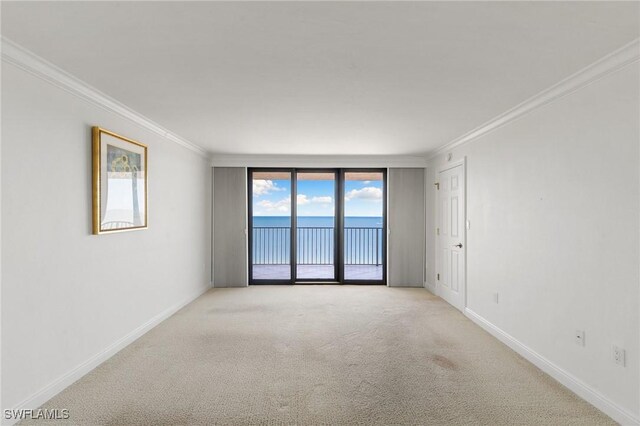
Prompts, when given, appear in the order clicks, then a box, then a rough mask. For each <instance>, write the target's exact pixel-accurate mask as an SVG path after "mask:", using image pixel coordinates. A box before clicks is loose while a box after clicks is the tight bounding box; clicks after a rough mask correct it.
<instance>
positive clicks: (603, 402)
mask: <svg viewBox="0 0 640 426" xmlns="http://www.w3.org/2000/svg"><path fill="white" fill-rule="evenodd" d="M464 313H465V315H466V316H467V317H468V318H469V319H471V321H473V322H475V323H476V324H478V325H479V326H480V327H482V328H483V329H484V330H486V331H487V332H489V333H490V334H491V335H493V336H494V337H496V338H497V339H498V340H500V341H501V342H502V343H504V344H505V345H507V346H509V347H510V348H511V349H513V350H514V351H516V352H517V353H518V354H520V355H521V356H522V357H524V358H525V359H527V360H528V361H529V362H531V363H532V364H533V365H535V366H536V367H538V368H539V369H541V370H542V371H544V372H545V373H547V374H548V375H550V376H551V377H553V378H554V379H555V380H557V381H558V382H560V383H562V384H563V385H564V386H566V387H567V388H569V390H571V391H572V392H574V393H575V394H576V395H578V396H579V397H581V398H582V399H584V400H585V401H587V402H588V403H590V404H591V405H593V406H594V407H596V408H598V409H599V410H601V411H602V412H603V413H605V414H606V415H608V416H609V417H611V418H612V419H613V420H615V421H617V422H618V423H620V424H622V425H640V418H638V417H637V415H635V414H633V413H631V412H630V411H629V410H627V409H625V408H623V407H620V406H619V405H617V404H616V403H615V402H613V401H611V400H610V399H609V398H607V397H606V396H604V395H602V394H600V393H599V392H597V391H595V390H594V389H592V388H591V387H589V386H588V385H587V384H585V383H584V382H582V381H581V380H580V379H578V378H577V377H575V376H573V375H572V374H570V373H568V372H567V371H565V370H563V369H562V368H560V367H558V366H557V365H555V364H554V363H552V362H551V361H549V360H548V359H546V358H545V357H543V356H542V355H540V354H538V353H537V352H535V351H534V350H532V349H531V348H529V347H527V346H525V345H524V344H522V343H521V342H519V341H518V340H517V339H515V338H514V337H513V336H511V335H509V334H507V333H506V332H504V331H503V330H501V329H500V328H498V327H497V326H495V325H494V324H492V323H490V322H489V321H487V320H486V319H484V318H483V317H481V316H480V315H478V314H476V313H475V312H473V311H472V310H471V309H469V308H465V310H464Z"/></svg>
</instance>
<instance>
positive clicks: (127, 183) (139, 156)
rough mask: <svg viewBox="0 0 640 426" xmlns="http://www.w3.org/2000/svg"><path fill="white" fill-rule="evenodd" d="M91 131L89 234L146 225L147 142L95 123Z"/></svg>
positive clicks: (138, 228)
mask: <svg viewBox="0 0 640 426" xmlns="http://www.w3.org/2000/svg"><path fill="white" fill-rule="evenodd" d="M91 135H92V138H91V139H92V167H93V172H92V193H93V234H94V235H99V234H106V233H113V232H123V231H135V230H141V229H147V227H148V208H147V206H148V204H147V199H148V197H147V194H148V182H149V179H148V170H149V164H148V163H149V161H148V156H147V146H146V145H145V144H142V143H140V142H138V141H134V140H132V139H129V138H125V137H124V136H121V135H119V134H117V133H114V132H111V131H109V130H105V129H103V128H101V127H97V126H95V127H92V129H91ZM140 192H143V194H140Z"/></svg>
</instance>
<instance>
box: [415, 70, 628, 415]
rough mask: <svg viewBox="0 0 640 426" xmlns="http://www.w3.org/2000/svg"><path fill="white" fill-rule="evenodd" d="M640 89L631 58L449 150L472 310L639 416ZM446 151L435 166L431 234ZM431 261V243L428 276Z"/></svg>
mask: <svg viewBox="0 0 640 426" xmlns="http://www.w3.org/2000/svg"><path fill="white" fill-rule="evenodd" d="M639 89H640V88H639V70H638V64H637V63H636V64H633V65H631V66H628V67H626V68H624V69H622V70H620V71H618V72H616V73H613V74H610V75H609V76H607V77H605V78H603V79H601V80H598V81H596V82H594V83H593V84H591V85H589V86H586V87H584V88H582V89H581V90H579V91H577V92H574V93H573V94H570V95H568V96H566V97H563V98H560V99H558V100H556V101H555V102H554V103H552V104H549V105H546V106H544V107H542V108H539V109H537V110H534V111H533V112H531V113H529V114H528V115H526V116H524V117H522V118H520V119H519V120H517V121H515V122H512V123H510V124H508V125H507V126H505V127H502V128H499V129H498V130H496V131H494V132H492V133H489V134H487V135H485V136H483V137H482V138H480V139H477V140H475V141H473V142H471V143H468V144H466V145H462V146H460V147H458V148H456V149H453V151H452V153H453V159H454V160H456V159H459V158H461V157H463V156H466V157H467V217H468V219H469V220H470V222H471V229H470V230H469V231H468V240H467V245H468V265H467V268H468V293H467V306H468V308H469V309H470V310H472V311H473V312H475V313H476V314H477V315H479V316H481V317H482V318H484V319H485V320H487V321H489V322H490V323H492V324H493V325H495V326H497V327H498V328H499V329H501V330H502V331H504V332H506V333H508V334H509V335H511V336H512V337H514V338H515V339H517V340H518V341H519V342H521V343H522V344H523V345H525V346H527V347H528V348H529V349H531V350H533V351H535V352H537V353H538V354H539V355H541V356H542V357H544V358H546V359H547V360H548V361H550V362H551V363H553V364H555V366H557V367H559V368H560V369H562V370H564V371H565V372H567V373H569V374H570V375H572V376H574V377H575V378H577V379H578V380H579V381H581V382H583V383H584V384H585V385H586V386H588V387H589V388H591V389H592V390H594V391H595V392H597V393H598V394H600V395H601V396H603V397H604V398H605V399H608V400H609V401H610V402H612V403H613V404H614V405H617V406H618V407H619V408H621V409H622V410H623V411H624V410H626V411H628V412H630V413H631V414H632V415H633V416H635V417H636V418H637V417H638V414H639V411H640V409H639V397H640V395H639V392H638V387H639V384H640V381H639V371H638V367H639V358H638V357H639V355H640V354H639V352H638V351H639V349H640V348H639V342H638V340H639V339H638V337H639V330H638V328H639V318H638V311H639V308H640V307H639V303H638V301H639V294H638V293H639V271H638V258H639V255H640V252H639V233H640V227H639V220H638V219H639V218H638V212H639V194H640V187H639V163H638V158H639V141H640V129H639V124H638V121H639V114H640V108H639V95H638V93H639ZM444 161H445V159H444V156H440V157H437V158H435V159H434V160H433V161H431V162H430V164H429V170H430V173H429V175H430V176H429V178H428V183H427V188H428V189H427V191H428V197H429V202H428V205H429V209H428V210H429V214H428V221H429V222H428V238H429V241H432V242H433V241H435V236H434V229H435V221H434V217H435V213H434V209H435V203H434V189H433V188H434V187H433V182H434V176H435V169H436V167H437V165H438V164H441V163H443V162H444ZM434 263H435V256H434V244H430V245H429V251H428V265H429V282H428V285H429V286H433V285H434V284H435V279H434V274H435V273H436V268H435V267H434V266H435V265H434ZM494 292H498V293H499V295H500V296H499V304H496V303H494V302H493V300H492V293H494ZM576 329H582V330H585V332H586V336H585V337H586V338H585V341H586V346H585V347H580V346H577V345H576V344H575V343H574V338H573V333H574V332H575V330H576ZM613 343H616V344H618V345H621V346H623V347H624V348H625V349H626V353H627V366H626V367H625V368H622V367H620V366H618V365H615V364H614V363H613V361H612V355H611V345H612V344H613ZM619 418H620V417H619Z"/></svg>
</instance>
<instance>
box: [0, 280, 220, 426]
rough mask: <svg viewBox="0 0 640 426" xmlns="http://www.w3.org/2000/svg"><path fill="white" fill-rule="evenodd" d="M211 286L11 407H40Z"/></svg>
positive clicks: (6, 423)
mask: <svg viewBox="0 0 640 426" xmlns="http://www.w3.org/2000/svg"><path fill="white" fill-rule="evenodd" d="M210 288H211V287H209V286H206V287H204V288H201V289H199V290H198V291H196V292H195V293H193V294H191V295H190V296H188V297H186V298H184V299H182V300H181V301H180V302H178V303H176V304H175V305H173V306H170V307H169V308H167V309H165V310H164V311H162V312H160V313H159V314H158V315H156V316H154V317H153V318H151V319H150V320H149V321H147V322H146V323H144V324H142V325H141V326H139V327H137V328H136V329H134V330H133V331H131V332H130V333H128V334H126V335H125V336H124V337H122V338H121V339H119V340H117V341H115V342H114V343H112V344H111V345H109V346H108V347H107V348H105V349H104V350H103V351H101V352H99V353H97V354H95V355H94V356H92V357H91V358H89V359H88V360H86V361H85V362H83V363H82V364H80V365H78V366H77V367H75V368H73V369H71V370H70V371H69V372H68V373H66V374H63V375H62V376H61V377H59V378H57V379H56V380H54V381H53V382H51V383H49V384H48V385H46V386H45V387H44V388H42V389H40V390H39V391H38V392H36V393H35V394H33V395H31V396H30V397H28V398H27V399H25V400H24V401H22V402H21V403H19V404H18V405H17V406H16V407H11V409H15V410H20V409H24V410H27V409H36V408H38V407H40V406H41V405H42V404H44V403H45V402H47V401H48V400H50V399H51V398H53V397H54V396H56V395H57V394H58V393H60V392H61V391H63V390H64V389H66V388H67V387H69V386H70V385H72V384H73V383H74V382H76V381H77V380H78V379H80V378H81V377H82V376H84V375H85V374H87V373H89V372H90V371H91V370H93V369H94V368H96V367H97V366H99V365H100V364H102V363H103V362H105V361H106V360H108V359H109V358H111V357H112V356H113V355H115V354H116V353H118V352H119V351H121V350H122V349H124V348H125V347H127V346H128V345H129V344H131V343H133V342H134V341H135V340H136V339H138V338H139V337H141V336H142V335H144V334H145V333H146V332H148V331H149V330H151V329H152V328H154V327H155V326H156V325H158V324H160V323H161V322H162V321H164V320H165V319H167V318H169V317H170V316H171V315H173V314H175V313H176V312H178V311H179V310H180V309H182V308H183V307H184V306H186V305H188V304H189V303H191V302H193V301H194V300H195V299H197V298H198V297H200V296H202V295H203V294H204V293H206V292H207V291H209V290H210ZM17 421H18V420H4V421H3V422H2V424H3V425H12V424H14V423H16V422H17Z"/></svg>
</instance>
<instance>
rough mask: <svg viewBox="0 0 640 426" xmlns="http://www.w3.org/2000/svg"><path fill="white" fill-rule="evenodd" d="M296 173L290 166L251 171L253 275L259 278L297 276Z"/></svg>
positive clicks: (282, 280)
mask: <svg viewBox="0 0 640 426" xmlns="http://www.w3.org/2000/svg"><path fill="white" fill-rule="evenodd" d="M292 177H293V172H292V171H288V170H273V171H269V170H265V171H254V172H252V173H250V174H249V180H248V181H249V194H250V197H249V225H250V226H249V228H250V232H249V259H250V262H249V277H250V279H253V280H255V281H265V282H273V283H289V282H291V279H292V278H293V276H294V274H293V269H292V265H293V263H292V262H291V253H292V251H291V247H292V245H291V240H292V235H293V234H292V232H291V229H292V225H293V221H292V214H291V212H292V206H293V204H292V201H291V194H292V193H293V179H292ZM238 213H239V214H240V212H238Z"/></svg>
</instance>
